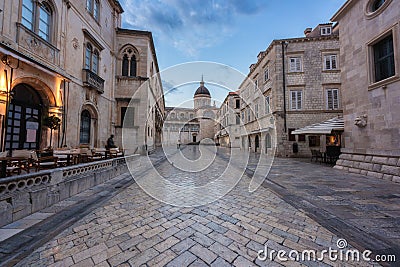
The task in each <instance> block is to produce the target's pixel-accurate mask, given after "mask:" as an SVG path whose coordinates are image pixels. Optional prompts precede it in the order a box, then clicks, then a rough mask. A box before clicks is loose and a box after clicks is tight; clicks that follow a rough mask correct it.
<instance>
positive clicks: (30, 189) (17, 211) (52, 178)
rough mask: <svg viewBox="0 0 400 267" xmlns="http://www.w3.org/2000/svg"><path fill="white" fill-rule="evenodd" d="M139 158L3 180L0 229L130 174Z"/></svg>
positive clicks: (0, 195)
mask: <svg viewBox="0 0 400 267" xmlns="http://www.w3.org/2000/svg"><path fill="white" fill-rule="evenodd" d="M138 158H139V156H138V155H132V156H126V157H124V158H114V159H107V160H102V161H97V162H91V163H85V164H79V165H74V166H69V167H64V168H57V169H51V170H43V171H40V172H35V173H28V174H24V175H18V176H12V177H7V178H2V179H0V226H4V225H7V224H9V223H12V222H14V221H16V220H19V219H21V218H23V217H25V216H28V215H30V214H32V213H34V212H37V211H40V210H42V209H45V208H47V207H50V206H52V205H54V204H56V203H58V202H60V201H62V200H64V199H67V198H69V197H71V196H73V195H76V194H78V193H81V192H83V191H85V190H87V189H89V188H92V187H94V186H96V185H99V184H102V183H104V182H106V181H108V180H110V179H112V178H114V177H116V176H118V175H120V174H123V173H125V172H127V171H128V168H127V166H126V162H128V163H130V164H132V163H133V162H134V161H136V160H137V159H138Z"/></svg>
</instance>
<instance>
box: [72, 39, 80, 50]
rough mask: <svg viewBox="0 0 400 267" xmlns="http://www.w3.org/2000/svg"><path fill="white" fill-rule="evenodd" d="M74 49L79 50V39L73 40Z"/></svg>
mask: <svg viewBox="0 0 400 267" xmlns="http://www.w3.org/2000/svg"><path fill="white" fill-rule="evenodd" d="M72 47H73V48H74V49H75V50H77V49H78V48H79V41H78V39H76V38H74V39H72Z"/></svg>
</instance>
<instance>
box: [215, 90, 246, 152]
mask: <svg viewBox="0 0 400 267" xmlns="http://www.w3.org/2000/svg"><path fill="white" fill-rule="evenodd" d="M240 107H241V101H240V96H239V92H229V93H228V95H227V96H226V98H225V100H224V102H223V103H222V104H221V107H220V108H219V110H218V113H217V134H216V137H215V139H216V143H217V144H220V145H221V146H223V147H233V148H239V147H240V133H241V132H240V125H241V118H240Z"/></svg>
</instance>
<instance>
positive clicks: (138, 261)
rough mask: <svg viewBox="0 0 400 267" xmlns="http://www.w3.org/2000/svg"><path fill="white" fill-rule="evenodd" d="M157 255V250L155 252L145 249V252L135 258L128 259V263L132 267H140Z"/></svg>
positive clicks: (151, 249)
mask: <svg viewBox="0 0 400 267" xmlns="http://www.w3.org/2000/svg"><path fill="white" fill-rule="evenodd" d="M159 254H160V253H159V252H158V251H157V250H155V249H153V248H149V249H146V250H145V251H143V252H141V253H139V254H137V255H136V256H134V257H132V258H130V259H129V263H130V264H131V265H132V266H140V265H142V264H144V263H146V262H148V261H150V260H151V259H153V258H155V257H156V256H157V255H159Z"/></svg>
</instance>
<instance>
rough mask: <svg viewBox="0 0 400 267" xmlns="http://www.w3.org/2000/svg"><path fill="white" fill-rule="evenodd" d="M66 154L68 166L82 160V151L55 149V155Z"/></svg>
mask: <svg viewBox="0 0 400 267" xmlns="http://www.w3.org/2000/svg"><path fill="white" fill-rule="evenodd" d="M59 155H65V156H67V166H70V165H72V164H77V163H79V162H80V157H81V153H80V152H79V151H71V150H57V151H54V156H59Z"/></svg>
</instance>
